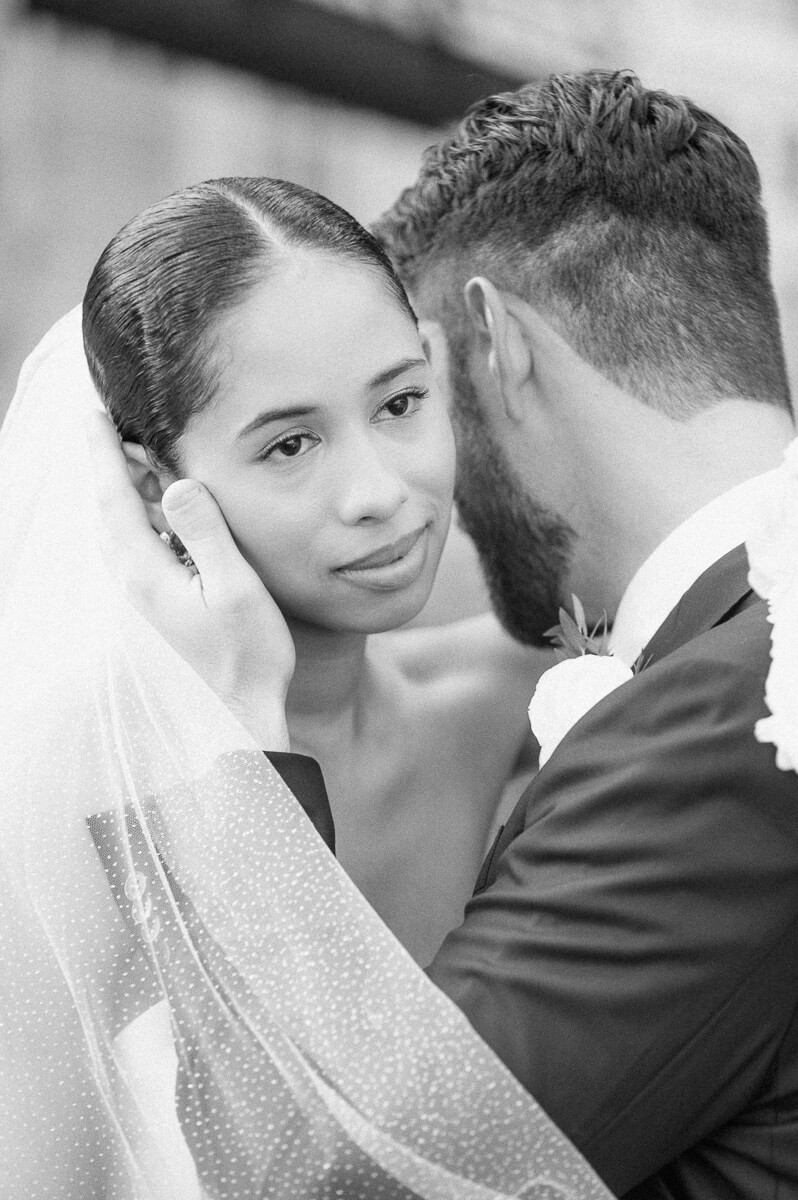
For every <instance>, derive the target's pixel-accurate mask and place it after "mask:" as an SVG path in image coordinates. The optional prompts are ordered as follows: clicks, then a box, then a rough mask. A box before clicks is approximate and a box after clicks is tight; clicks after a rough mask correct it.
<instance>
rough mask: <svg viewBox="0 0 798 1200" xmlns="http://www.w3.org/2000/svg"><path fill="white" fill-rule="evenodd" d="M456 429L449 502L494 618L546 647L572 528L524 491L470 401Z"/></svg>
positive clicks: (556, 617)
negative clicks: (468, 541) (475, 558)
mask: <svg viewBox="0 0 798 1200" xmlns="http://www.w3.org/2000/svg"><path fill="white" fill-rule="evenodd" d="M460 395H461V396H462V392H461V393H460ZM456 426H457V456H458V459H457V462H458V466H457V483H456V488H455V500H456V503H457V509H458V513H459V517H460V521H461V523H462V525H463V527H464V528H465V530H466V532H467V533H468V534H470V536H471V538H472V539H473V541H474V544H475V546H476V548H477V551H478V553H479V558H480V562H481V564H482V569H483V571H484V574H485V579H486V581H487V585H488V589H489V591H490V597H491V601H492V604H493V607H494V609H495V610H496V615H497V617H498V618H499V620H500V621H501V623H502V625H503V626H504V628H505V629H506V630H507V632H508V633H510V634H511V635H512V636H513V637H515V638H517V639H518V640H519V641H521V642H525V643H527V644H529V645H533V646H548V645H549V642H548V641H547V640H546V638H545V637H544V636H543V635H544V633H545V632H546V630H547V629H550V628H551V626H552V625H556V624H557V622H558V620H559V608H560V605H561V604H562V603H563V596H564V589H565V583H566V580H567V577H568V569H569V564H570V560H571V546H572V543H573V539H574V537H575V534H574V531H573V530H572V529H571V527H570V525H568V523H567V522H566V521H565V520H563V519H562V517H560V516H559V515H558V514H557V513H555V512H552V511H551V510H550V509H548V508H546V507H544V506H543V505H542V504H538V503H537V502H536V501H535V500H533V499H532V497H531V496H528V495H527V494H526V492H525V491H524V489H523V487H522V486H521V484H520V482H519V481H518V480H517V479H516V477H515V475H514V472H513V470H512V467H511V465H510V463H509V462H508V461H507V458H506V456H505V454H504V452H503V450H502V448H501V446H499V445H498V444H497V443H496V442H495V441H494V440H493V438H492V437H491V435H490V433H489V431H488V430H487V429H486V428H485V426H484V423H483V421H482V419H481V417H480V416H479V414H478V413H477V412H476V411H475V410H474V409H473V408H471V406H470V405H468V406H467V408H466V412H465V413H463V412H462V411H460V412H459V413H458V419H457V422H456Z"/></svg>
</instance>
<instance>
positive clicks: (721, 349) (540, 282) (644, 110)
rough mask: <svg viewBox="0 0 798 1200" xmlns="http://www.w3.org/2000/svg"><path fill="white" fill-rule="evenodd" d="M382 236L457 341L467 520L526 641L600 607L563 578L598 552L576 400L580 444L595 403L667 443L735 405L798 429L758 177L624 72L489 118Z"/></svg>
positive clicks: (672, 104)
mask: <svg viewBox="0 0 798 1200" xmlns="http://www.w3.org/2000/svg"><path fill="white" fill-rule="evenodd" d="M376 232H377V234H378V236H379V237H380V238H381V239H382V241H383V242H384V244H385V245H386V247H387V249H388V251H389V253H390V255H391V257H392V258H393V260H394V263H395V264H396V266H397V268H398V270H399V273H400V275H401V276H402V278H403V281H404V282H405V284H406V285H407V287H408V290H409V291H410V293H411V296H412V298H413V300H414V302H415V305H416V307H417V310H418V313H419V316H420V317H422V318H423V319H427V320H432V321H437V322H439V323H440V324H441V325H442V327H443V329H444V331H445V334H446V339H447V342H448V347H449V357H450V375H451V381H452V386H453V391H454V403H453V415H454V420H455V427H456V431H457V433H458V448H459V452H460V473H459V485H458V500H459V507H460V514H461V518H462V519H463V522H464V524H465V525H466V528H467V529H469V531H470V532H471V533H472V535H473V536H474V539H475V541H476V542H477V545H478V548H479V549H480V552H481V555H482V558H483V563H484V565H485V567H486V572H487V574H488V577H489V582H491V584H492V590H493V594H494V599H495V601H496V603H497V608H498V609H499V612H500V614H501V615H502V616H503V618H504V620H505V623H506V624H507V625H508V627H509V628H510V629H511V630H512V631H513V632H515V633H516V634H518V635H519V636H522V637H523V638H524V639H527V640H536V639H537V638H538V637H539V635H540V633H541V631H542V630H543V629H545V628H546V626H547V625H548V624H551V623H552V622H553V620H555V619H556V607H557V604H558V602H559V601H560V600H561V598H562V594H563V591H564V590H565V588H564V585H565V583H566V581H567V582H568V584H569V585H570V586H574V587H577V586H580V585H582V586H584V588H585V590H587V591H589V590H590V584H589V582H585V580H584V579H583V575H584V574H585V572H586V573H587V574H589V573H590V570H591V564H590V563H588V564H587V565H585V564H584V563H583V564H582V566H583V568H584V570H583V572H582V573H581V574H580V572H579V571H577V572H576V573H575V574H574V573H572V572H570V568H569V563H570V562H571V558H572V552H573V548H574V545H575V544H576V542H577V540H578V539H581V540H582V541H583V542H584V540H585V538H586V537H589V536H590V533H591V530H590V528H589V525H590V521H589V516H588V517H587V518H586V516H585V513H584V512H582V513H579V512H577V511H576V510H577V509H578V505H576V506H574V504H572V503H571V501H572V499H573V496H572V492H573V489H574V488H575V487H576V486H577V485H578V483H579V476H578V470H579V469H581V470H582V471H583V472H584V471H585V470H586V469H589V463H588V457H589V452H588V456H587V457H585V459H584V461H583V462H582V463H581V466H580V465H579V464H575V463H574V462H573V460H574V457H575V455H574V445H575V444H574V440H573V438H574V435H573V429H572V430H571V431H570V433H568V432H567V431H565V426H566V425H567V424H568V422H569V421H570V422H571V425H572V426H573V425H574V424H578V421H579V409H578V408H577V407H576V403H577V402H578V400H579V396H578V393H580V392H581V393H582V395H583V396H584V397H586V399H584V404H583V409H582V413H583V419H584V425H585V436H587V430H588V429H589V427H590V422H591V408H590V398H592V397H594V396H595V395H597V394H598V392H603V393H605V396H604V403H605V404H606V403H607V397H608V396H611V397H616V398H617V397H620V398H622V399H619V400H618V404H617V405H615V404H614V405H613V406H612V410H611V411H610V407H609V406H608V407H607V408H606V409H605V411H606V413H607V420H608V421H609V422H611V421H612V419H613V417H614V416H615V415H617V416H620V413H621V408H622V407H623V404H624V403H626V402H627V401H629V400H632V401H634V404H635V406H636V409H637V410H641V411H642V410H643V409H645V410H646V420H648V422H649V424H651V422H655V421H660V422H666V423H668V428H671V427H674V426H675V423H682V424H685V423H687V424H689V423H690V422H691V421H692V420H693V418H695V417H696V415H697V414H701V413H703V412H706V411H707V410H709V409H712V408H713V407H714V406H717V405H719V404H721V403H723V402H726V401H729V400H734V399H736V398H737V399H740V400H743V401H745V402H746V403H751V402H759V403H761V404H763V405H769V406H777V407H782V408H786V409H789V393H788V385H787V380H786V372H785V365H784V358H783V353H782V347H781V340H780V334H779V324H778V313H777V308H776V302H775V298H774V294H773V289H772V286H771V283H770V279H769V270H768V242H767V229H766V223H765V216H764V212H763V210H762V206H761V203H760V183H759V176H758V172H757V169H756V166H755V164H754V162H753V159H752V158H751V155H750V153H749V151H748V149H747V148H746V146H745V145H744V143H743V142H742V141H741V140H740V139H739V138H738V137H737V136H736V135H735V134H734V133H732V132H731V131H730V130H729V129H727V128H726V127H725V126H724V125H722V124H721V123H720V122H719V121H717V120H716V119H715V118H713V117H711V116H710V115H709V114H707V113H705V112H703V111H702V110H701V109H699V108H697V107H696V106H695V105H694V104H692V103H691V102H690V101H688V100H685V99H682V98H680V97H675V96H671V95H668V94H667V93H664V92H652V91H647V90H646V89H645V88H643V87H642V85H641V84H640V82H639V81H638V80H637V79H636V77H635V76H634V75H633V74H631V73H630V72H627V71H622V72H615V73H612V72H604V71H591V72H587V73H585V74H581V75H572V76H552V77H551V78H550V79H548V80H547V81H546V82H545V83H543V84H542V85H540V86H532V85H530V86H527V87H524V88H521V89H520V90H519V91H517V92H514V93H507V94H504V95H500V96H493V97H490V98H488V99H486V100H484V101H481V102H480V103H478V104H477V105H475V106H474V107H473V108H472V109H471V110H470V111H469V113H468V114H467V115H466V117H465V118H464V120H463V121H462V122H461V124H460V125H459V126H458V128H457V129H456V130H455V131H454V133H453V134H452V135H451V136H450V137H448V138H446V139H444V140H443V141H441V142H440V143H438V144H437V145H435V146H433V147H431V148H430V149H429V150H428V151H427V153H426V155H425V158H424V160H423V163H422V167H421V171H420V174H419V178H418V180H417V182H416V183H415V185H414V186H413V187H411V188H408V189H407V190H406V191H405V192H404V193H403V194H402V195H401V196H400V198H399V200H398V201H397V202H396V204H395V205H394V207H393V208H392V209H391V210H390V211H389V212H388V213H386V214H385V215H384V216H383V217H382V218H381V220H380V221H379V222H378V225H377V229H376ZM522 385H523V386H522ZM561 401H564V402H567V404H570V405H571V406H572V407H571V408H570V409H567V408H563V407H562V404H561ZM619 405H620V407H619ZM630 413H631V414H632V419H631V420H629V419H627V426H628V427H629V429H630V433H631V432H632V427H633V426H634V421H635V410H632V409H629V410H628V411H627V414H626V415H627V418H629V414H630ZM530 421H531V424H530ZM661 428H662V430H663V432H664V431H665V428H666V426H665V424H661ZM566 447H569V449H568V450H567V452H566ZM578 456H579V455H578V453H577V455H576V457H578ZM572 468H575V469H572ZM610 517H611V514H610ZM597 519H598V520H603V521H604V522H605V523H606V520H607V514H606V513H604V514H600V515H598V516H597ZM572 526H574V528H572ZM598 532H599V531H598V530H597V531H596V533H597V534H598ZM598 540H599V541H600V538H599V539H598ZM520 547H523V550H521V549H520ZM585 555H587V557H588V558H589V557H590V552H589V548H588V549H586V550H583V552H582V558H583V559H584V557H585ZM593 566H594V567H595V564H593ZM594 573H595V572H594Z"/></svg>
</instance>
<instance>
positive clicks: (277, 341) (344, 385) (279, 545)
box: [180, 253, 454, 632]
mask: <svg viewBox="0 0 798 1200" xmlns="http://www.w3.org/2000/svg"><path fill="white" fill-rule="evenodd" d="M215 335H216V342H217V345H218V346H219V348H220V362H221V374H220V386H219V389H218V391H217V393H216V397H215V399H214V401H213V402H212V403H211V404H210V405H209V406H208V407H207V408H206V409H205V410H204V411H203V412H201V413H200V414H199V415H198V416H195V417H193V418H192V419H191V421H190V422H189V424H188V426H187V428H186V430H185V432H184V434H183V437H182V438H181V441H180V459H181V462H180V465H181V468H182V471H183V473H184V474H185V475H187V476H191V477H192V478H195V479H199V480H201V481H202V482H203V483H204V484H205V485H206V486H207V487H208V488H209V489H210V491H211V492H212V493H213V495H214V496H215V498H216V500H217V502H218V504H219V505H220V507H221V509H222V512H223V513H224V515H225V518H226V520H227V522H228V525H229V526H230V529H231V531H232V533H233V536H234V537H235V539H236V541H237V543H238V546H239V548H240V549H241V551H242V553H243V554H244V555H245V557H246V558H247V560H248V561H249V563H250V564H251V565H252V567H254V569H255V570H256V571H257V573H258V574H259V576H260V577H261V579H262V580H263V582H264V583H265V584H266V586H267V587H268V588H269V590H270V592H271V593H272V595H273V597H274V599H275V600H276V601H277V603H278V604H279V605H280V607H281V609H282V611H283V612H284V614H285V616H286V617H287V618H288V619H289V620H291V619H294V620H297V621H302V622H304V623H307V624H311V625H314V626H320V627H322V628H329V629H336V630H351V631H359V632H376V631H378V630H383V629H389V628H393V627H395V626H397V625H400V624H402V623H403V622H404V621H407V620H409V619H410V618H411V617H412V616H414V615H415V614H416V613H417V612H418V611H419V609H420V608H421V607H422V605H423V604H424V601H425V600H426V598H427V596H428V594H429V591H430V588H431V586H432V582H433V578H434V575H435V570H436V568H437V565H438V559H439V557H440V553H441V550H442V548H443V542H444V539H445V537H446V532H447V529H448V526H449V517H450V511H451V502H452V489H453V478H454V442H453V438H452V432H451V427H450V424H449V419H448V415H447V412H446V407H445V403H444V400H443V398H442V396H441V395H440V394H439V393H438V391H437V390H436V388H435V386H434V382H433V379H432V375H431V372H430V369H429V366H428V364H427V361H426V358H425V356H424V352H423V349H422V345H421V342H420V340H419V336H418V333H417V331H416V328H415V325H414V323H413V321H412V320H411V319H410V317H409V316H408V314H407V313H406V312H404V311H403V310H402V308H401V307H400V305H399V303H398V301H397V300H395V299H394V298H393V297H392V296H391V294H390V292H389V290H388V288H387V287H386V285H385V283H384V282H383V280H382V279H381V278H380V276H379V275H378V274H377V272H376V270H372V269H369V268H368V267H365V266H361V265H359V264H351V263H348V262H346V261H342V260H341V259H336V258H333V257H325V256H321V255H319V254H310V253H301V254H300V253H296V254H292V255H291V257H290V258H289V259H288V260H287V262H286V263H285V264H283V265H281V266H280V267H279V268H278V270H277V271H276V272H275V273H270V275H269V278H268V279H267V280H265V281H264V283H263V284H258V285H256V286H255V288H254V289H253V290H252V291H251V292H250V293H249V295H248V298H247V299H246V300H245V301H244V302H243V303H242V304H241V305H240V306H238V307H237V308H236V309H235V310H234V311H233V312H232V313H231V314H230V315H228V316H227V317H225V318H224V320H223V321H222V322H220V323H219V324H218V325H217V327H216V330H215Z"/></svg>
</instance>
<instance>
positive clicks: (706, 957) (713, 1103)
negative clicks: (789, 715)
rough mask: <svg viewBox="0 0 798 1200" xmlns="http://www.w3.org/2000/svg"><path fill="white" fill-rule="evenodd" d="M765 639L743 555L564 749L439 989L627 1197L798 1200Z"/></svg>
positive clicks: (788, 805) (717, 572) (440, 968)
mask: <svg viewBox="0 0 798 1200" xmlns="http://www.w3.org/2000/svg"><path fill="white" fill-rule="evenodd" d="M769 644H770V627H769V625H768V624H767V620H766V610H765V605H764V603H763V602H762V601H759V600H757V598H756V597H755V596H754V595H753V594H752V593H751V591H750V589H749V587H748V583H747V561H746V557H745V553H744V550H743V548H742V547H741V548H740V549H738V550H736V551H733V552H732V553H731V554H729V555H727V556H726V557H725V558H724V559H722V560H721V561H720V562H719V563H717V564H715V566H714V567H712V568H711V569H710V570H709V571H708V572H706V574H705V575H704V576H702V578H701V579H700V580H699V581H698V582H697V583H696V584H695V586H694V587H693V588H692V589H691V590H690V592H688V593H687V595H686V596H685V597H684V598H683V600H682V601H681V603H680V604H679V605H678V606H677V608H676V609H675V610H674V612H673V613H672V614H671V616H670V617H669V618H668V620H667V621H666V623H665V624H664V625H663V626H662V628H661V629H660V630H659V631H658V633H657V634H656V636H655V637H654V638H653V640H652V641H651V643H650V644H649V646H648V647H647V649H646V651H645V654H644V657H645V658H646V659H648V662H647V664H646V666H645V667H644V669H643V670H641V671H640V672H639V674H637V675H636V676H635V678H634V679H633V680H632V681H631V682H629V683H627V684H625V685H624V686H623V687H622V688H621V689H620V690H618V691H617V692H615V693H613V694H612V695H610V696H608V697H607V698H606V699H604V700H603V701H602V702H601V703H600V704H598V705H597V706H596V707H595V708H594V709H593V710H592V711H591V712H589V713H588V714H587V715H586V716H585V717H584V718H583V719H582V720H581V721H580V722H579V723H578V724H577V725H576V726H575V727H574V728H573V729H572V730H571V731H570V732H569V733H568V734H567V736H566V737H565V738H564V739H563V741H562V742H561V743H560V745H559V746H558V748H557V749H556V750H555V752H554V754H553V755H552V757H551V758H550V760H549V761H548V763H547V764H546V766H545V767H544V768H543V769H542V770H541V771H540V773H539V774H538V776H537V777H536V778H535V779H534V780H533V782H532V784H531V785H530V786H529V788H528V789H527V790H526V792H525V793H524V795H523V797H522V799H521V801H520V802H519V804H518V806H517V808H516V809H515V811H514V812H513V814H512V816H511V818H510V820H509V821H508V823H507V825H506V826H505V828H504V829H503V831H502V832H501V833H500V835H499V838H498V840H497V843H496V844H495V846H494V848H493V851H492V853H491V854H490V855H489V857H488V860H487V861H486V863H485V866H484V867H483V869H482V873H481V876H480V878H479V880H478V883H477V888H476V891H475V894H474V897H473V898H472V900H471V901H470V902H469V904H468V906H467V908H466V912H465V918H464V921H463V924H462V925H461V926H460V928H459V929H457V930H455V931H454V932H453V933H451V934H450V935H449V937H448V938H447V939H446V941H445V942H444V944H443V947H442V948H441V950H440V951H439V953H438V954H437V956H436V958H435V960H434V962H433V963H432V966H431V968H430V971H429V973H430V976H431V978H432V979H433V980H434V981H435V983H436V984H438V986H439V987H441V988H442V989H443V990H444V991H445V992H447V993H448V995H449V996H451V998H452V999H453V1000H454V1001H455V1002H456V1003H457V1004H458V1005H459V1006H460V1007H461V1008H462V1009H463V1010H464V1011H465V1013H466V1015H467V1016H468V1018H469V1020H470V1021H471V1022H472V1024H473V1025H474V1026H475V1028H476V1029H477V1030H478V1031H479V1033H480V1034H481V1035H482V1036H483V1038H484V1039H485V1040H486V1041H487V1042H488V1043H489V1044H490V1045H491V1046H492V1047H493V1048H494V1050H495V1051H496V1052H497V1054H498V1055H499V1056H500V1057H501V1058H502V1059H503V1060H504V1061H505V1063H506V1064H507V1065H508V1067H509V1068H510V1069H511V1070H512V1072H513V1073H514V1074H515V1075H516V1076H517V1077H518V1078H519V1079H520V1080H521V1082H522V1083H523V1084H524V1085H525V1086H526V1087H527V1088H528V1089H529V1091H530V1092H532V1094H533V1095H534V1096H535V1097H536V1098H537V1099H538V1101H539V1102H540V1103H541V1105H542V1106H543V1108H544V1109H545V1110H546V1111H547V1112H548V1113H549V1115H550V1116H551V1117H552V1118H553V1120H554V1121H556V1123H557V1124H558V1125H559V1126H560V1127H561V1128H562V1129H563V1130H564V1131H565V1132H566V1133H567V1134H568V1136H569V1137H570V1138H571V1140H572V1141H573V1142H574V1143H575V1144H576V1145H577V1146H578V1147H579V1148H580V1149H581V1150H582V1152H583V1153H584V1154H585V1156H586V1158H587V1159H588V1160H589V1161H590V1162H591V1163H592V1164H593V1166H594V1167H595V1169H596V1170H597V1171H598V1173H599V1174H600V1175H601V1176H602V1177H603V1178H604V1179H605V1180H606V1182H607V1184H608V1186H609V1187H610V1188H611V1189H612V1190H613V1191H614V1192H615V1193H616V1194H618V1195H625V1196H628V1197H629V1198H630V1200H631V1197H634V1198H635V1200H643V1198H645V1200H653V1198H654V1197H671V1198H676V1197H679V1198H685V1200H686V1198H690V1200H699V1198H700V1200H721V1198H723V1200H727V1198H730V1197H735V1198H739V1200H743V1198H745V1200H775V1198H776V1197H778V1198H779V1200H787V1198H788V1197H798V1015H797V1014H796V1008H797V1006H798V776H796V775H795V774H794V773H793V772H783V771H779V770H778V769H777V768H776V766H775V753H774V750H773V747H772V746H768V745H761V744H760V743H758V742H757V741H756V740H755V738H754V735H753V728H754V724H755V722H756V720H757V719H758V718H759V717H762V716H764V715H766V708H765V705H764V699H763V697H764V685H765V677H766V675H767V671H768V664H769ZM796 686H798V680H796Z"/></svg>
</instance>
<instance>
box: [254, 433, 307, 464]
mask: <svg viewBox="0 0 798 1200" xmlns="http://www.w3.org/2000/svg"><path fill="white" fill-rule="evenodd" d="M318 440H319V439H318V438H317V437H316V436H315V435H314V434H311V433H289V434H288V435H287V436H285V437H281V438H278V439H277V441H275V442H270V443H269V445H268V446H266V448H265V449H264V450H262V451H261V453H260V454H259V455H258V458H260V460H261V461H262V462H266V461H268V460H269V459H271V460H273V461H277V462H285V461H286V460H287V459H290V458H299V457H300V455H302V454H307V452H308V450H310V449H311V448H312V447H313V446H315V445H316V443H317V442H318Z"/></svg>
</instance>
